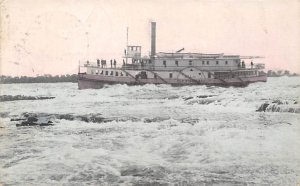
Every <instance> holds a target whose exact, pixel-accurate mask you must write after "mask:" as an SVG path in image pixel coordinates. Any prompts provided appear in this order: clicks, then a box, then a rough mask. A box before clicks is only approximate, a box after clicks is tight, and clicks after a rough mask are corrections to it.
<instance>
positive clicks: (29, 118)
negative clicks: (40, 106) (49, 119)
mask: <svg viewBox="0 0 300 186" xmlns="http://www.w3.org/2000/svg"><path fill="white" fill-rule="evenodd" d="M27 121H28V122H30V123H33V122H36V121H38V119H37V118H36V117H34V116H31V117H28V118H27Z"/></svg>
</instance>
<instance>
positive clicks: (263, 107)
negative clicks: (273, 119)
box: [256, 103, 270, 112]
mask: <svg viewBox="0 0 300 186" xmlns="http://www.w3.org/2000/svg"><path fill="white" fill-rule="evenodd" d="M269 105H270V104H269V103H264V104H262V105H261V106H260V107H259V108H258V109H257V110H256V112H266V109H267V107H268V106H269Z"/></svg>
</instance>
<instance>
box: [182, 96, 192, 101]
mask: <svg viewBox="0 0 300 186" xmlns="http://www.w3.org/2000/svg"><path fill="white" fill-rule="evenodd" d="M193 98H194V97H187V98H184V101H187V100H190V99H193Z"/></svg>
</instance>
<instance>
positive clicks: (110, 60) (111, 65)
mask: <svg viewBox="0 0 300 186" xmlns="http://www.w3.org/2000/svg"><path fill="white" fill-rule="evenodd" d="M110 68H112V59H111V60H110Z"/></svg>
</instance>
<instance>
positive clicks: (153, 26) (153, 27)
mask: <svg viewBox="0 0 300 186" xmlns="http://www.w3.org/2000/svg"><path fill="white" fill-rule="evenodd" d="M155 43H156V22H151V58H154V56H155V53H156V51H155V48H156V46H155Z"/></svg>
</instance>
